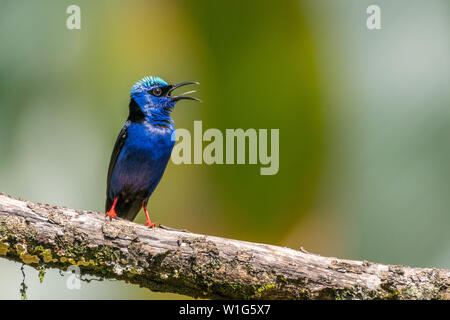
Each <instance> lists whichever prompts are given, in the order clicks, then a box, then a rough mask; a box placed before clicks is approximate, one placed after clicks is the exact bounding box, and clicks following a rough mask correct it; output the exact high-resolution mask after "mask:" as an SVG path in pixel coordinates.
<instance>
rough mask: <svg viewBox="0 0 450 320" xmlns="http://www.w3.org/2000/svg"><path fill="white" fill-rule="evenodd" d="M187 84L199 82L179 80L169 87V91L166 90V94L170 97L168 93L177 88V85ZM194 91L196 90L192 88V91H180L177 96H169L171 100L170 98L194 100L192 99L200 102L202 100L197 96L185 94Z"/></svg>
mask: <svg viewBox="0 0 450 320" xmlns="http://www.w3.org/2000/svg"><path fill="white" fill-rule="evenodd" d="M188 84H200V83H198V82H195V81H188V82H181V83H179V84H174V85H172V87H171V88H170V89H169V91H168V92H167V95H168V96H169V97H171V96H170V94H171V93H172V91H173V90H175V89H177V88H179V87H182V86H185V85H188ZM194 92H196V91H195V90H192V91H188V92H184V93H182V94H180V95H178V96H174V97H171V100H172V101H179V100H194V101H198V102H202V101H201V100H200V99H198V98H195V97H189V96H186V95H187V94H190V93H194Z"/></svg>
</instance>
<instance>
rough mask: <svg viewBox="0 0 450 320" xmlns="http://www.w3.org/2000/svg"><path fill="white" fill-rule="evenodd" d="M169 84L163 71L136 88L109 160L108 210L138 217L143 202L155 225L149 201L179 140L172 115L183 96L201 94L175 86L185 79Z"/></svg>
mask: <svg viewBox="0 0 450 320" xmlns="http://www.w3.org/2000/svg"><path fill="white" fill-rule="evenodd" d="M188 84H198V82H182V83H179V84H175V85H173V84H168V83H167V82H165V81H164V80H163V79H161V78H158V77H145V78H144V79H142V80H140V81H138V82H137V83H136V84H135V85H134V86H133V87H132V88H131V100H130V106H129V109H130V110H129V115H128V119H127V121H126V122H125V124H124V126H123V127H122V130H121V131H120V133H119V136H118V137H117V141H116V144H115V145H114V149H113V152H112V155H111V160H110V163H109V170H108V178H107V190H106V208H105V211H106V215H107V216H108V217H110V218H115V217H116V216H119V217H121V218H124V219H127V220H130V221H132V220H134V218H135V217H136V215H137V213H138V212H139V210H140V209H141V207H142V208H144V211H145V216H146V219H147V220H146V222H145V225H147V226H149V227H154V226H155V224H154V223H152V222H151V220H150V217H149V215H148V212H147V202H148V199H149V198H150V196H151V194H152V193H153V191H154V190H155V188H156V186H157V185H158V183H159V181H160V180H161V177H162V175H163V173H164V170H165V169H166V166H167V162H168V161H169V158H170V155H171V153H172V149H173V146H174V144H175V139H174V131H175V127H174V125H173V120H172V118H171V117H170V114H171V112H172V111H173V109H174V107H175V104H176V103H177V102H178V101H180V100H184V99H186V100H196V101H200V100H199V99H197V98H193V97H189V96H186V94H188V93H192V92H195V91H190V92H186V93H183V94H181V95H178V96H172V92H173V91H174V90H175V89H177V88H179V87H181V86H184V85H188Z"/></svg>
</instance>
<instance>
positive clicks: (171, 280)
mask: <svg viewBox="0 0 450 320" xmlns="http://www.w3.org/2000/svg"><path fill="white" fill-rule="evenodd" d="M0 256H1V257H4V258H7V259H10V260H15V261H19V262H23V263H26V264H29V265H31V266H33V267H35V268H37V269H41V268H58V269H62V270H65V269H67V268H68V267H69V266H71V265H78V266H79V267H80V269H81V272H82V274H90V275H96V276H101V277H103V278H113V279H120V280H124V281H126V282H130V283H134V284H138V285H140V286H142V287H146V288H149V289H151V290H153V291H161V292H174V293H180V294H185V295H188V296H192V297H202V298H222V299H223V298H226V299H450V270H444V269H434V268H412V267H407V266H397V265H383V264H377V263H372V262H367V261H352V260H344V259H337V258H332V257H322V256H319V255H315V254H310V253H307V252H304V251H298V250H293V249H290V248H285V247H284V248H283V247H278V246H273V245H267V244H259V243H251V242H245V241H238V240H232V239H225V238H219V237H214V236H207V235H200V234H194V233H190V232H187V231H183V230H175V229H170V228H167V227H163V226H160V227H158V228H154V229H149V228H147V227H145V226H143V225H139V224H136V223H133V222H129V221H125V220H120V219H119V220H113V221H112V222H110V221H109V220H105V217H104V214H100V213H96V212H91V211H77V210H73V209H68V208H62V207H57V206H50V205H46V204H38V203H33V202H29V201H23V200H17V199H13V198H11V197H9V196H6V195H2V194H0Z"/></svg>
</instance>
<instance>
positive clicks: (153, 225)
mask: <svg viewBox="0 0 450 320" xmlns="http://www.w3.org/2000/svg"><path fill="white" fill-rule="evenodd" d="M145 225H146V226H147V227H150V228H154V227H155V223H154V222H151V221H150V220H147V221H145Z"/></svg>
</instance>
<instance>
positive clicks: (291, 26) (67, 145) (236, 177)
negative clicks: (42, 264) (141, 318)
mask: <svg viewBox="0 0 450 320" xmlns="http://www.w3.org/2000/svg"><path fill="white" fill-rule="evenodd" d="M70 4H77V5H79V6H80V8H81V30H68V29H67V28H66V19H67V17H68V14H66V8H67V7H68V6H69V5H70ZM370 4H378V5H379V6H380V7H381V19H382V29H381V30H376V31H369V30H368V29H367V27H366V19H367V17H368V15H367V14H366V8H367V7H368V6H369V5H370ZM449 4H450V2H449V1H447V0H442V1H437V0H433V1H410V0H402V1H400V0H399V1H380V0H377V1H361V0H351V1H324V0H322V1H317V0H314V1H313V0H311V1H282V2H278V1H270V2H266V1H234V0H233V1H222V2H219V1H207V0H204V1H95V2H94V1H39V2H37V1H36V2H30V1H24V0H20V1H18V0H14V1H12V0H11V1H5V0H1V1H0V46H1V50H0V191H2V192H5V193H8V194H11V195H13V196H16V197H22V198H25V199H28V200H32V201H39V202H46V203H51V204H58V205H65V206H69V207H73V208H76V209H91V210H97V211H100V212H102V211H103V209H104V208H103V206H104V197H105V180H106V173H107V166H108V162H109V156H110V153H111V150H112V147H113V145H114V141H115V139H116V137H117V134H118V132H119V130H120V128H121V126H122V123H123V122H124V120H125V119H126V117H127V112H128V102H129V90H130V88H131V86H132V85H133V84H134V83H135V82H136V81H137V80H139V79H141V78H142V77H143V76H145V75H158V76H160V77H162V78H163V79H165V80H167V81H169V82H181V81H192V80H195V81H199V82H200V83H201V86H199V87H198V90H199V93H198V94H197V96H198V97H200V98H201V99H202V100H203V101H204V103H203V104H201V105H200V104H195V103H190V102H184V103H180V104H179V105H178V106H177V108H176V110H175V111H174V114H173V118H174V120H175V124H176V126H177V127H178V128H188V129H191V128H193V121H194V120H202V121H203V128H204V130H205V129H207V128H219V129H221V130H225V129H226V128H244V129H247V128H257V129H258V128H268V129H271V128H279V129H280V170H279V172H278V174H277V175H274V176H261V175H259V165H211V166H208V165H178V166H176V165H173V164H172V163H170V164H169V166H168V168H167V170H166V173H165V175H164V178H163V179H162V182H161V183H160V185H159V186H158V188H157V190H156V192H155V193H154V195H153V196H152V198H151V200H150V204H149V209H150V213H151V217H152V219H154V220H155V221H156V222H157V223H163V224H165V225H169V226H172V227H175V228H186V229H188V230H190V231H193V232H197V233H206V234H211V235H218V236H224V237H232V238H237V239H242V240H249V241H256V242H266V243H272V244H277V245H282V246H289V247H292V248H295V249H298V248H300V246H303V247H304V248H306V249H307V250H309V251H311V252H314V253H318V254H321V255H331V256H338V257H342V258H350V259H365V260H373V261H376V262H381V263H389V264H408V265H413V266H423V267H442V268H450V232H449V230H450V166H449V163H450V148H449V146H450V93H449V92H450V90H449V82H450V81H449V80H450V71H449V70H450V52H449V51H450V50H449V48H450V45H449V42H450V40H449V39H450V5H449ZM144 221H145V218H144V216H143V214H142V213H141V214H140V215H139V216H138V218H137V222H140V223H143V222H144ZM0 270H1V272H0V283H1V284H2V285H1V289H0V298H3V299H5V298H8V299H16V298H19V297H20V294H19V285H20V282H21V280H22V277H21V272H20V264H18V263H13V262H9V261H6V260H4V259H0ZM25 272H26V276H27V279H26V284H27V285H28V287H29V288H28V291H27V293H28V297H29V298H30V299H38V298H40V299H47V298H63V299H64V298H74V299H77V298H82V299H88V298H111V299H116V298H138V299H161V298H169V299H171V298H173V299H177V298H183V296H179V295H175V294H161V293H153V292H150V291H149V290H146V289H141V288H138V287H136V286H133V285H128V284H125V283H122V282H116V281H103V282H95V281H94V282H91V283H82V287H81V290H69V289H67V287H66V278H67V277H61V276H60V274H59V273H58V271H56V270H49V271H47V274H46V276H45V279H44V282H43V283H42V284H40V283H39V280H38V276H37V271H35V270H34V269H31V268H29V267H26V268H25Z"/></svg>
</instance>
